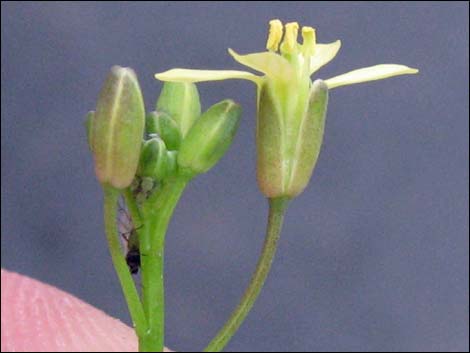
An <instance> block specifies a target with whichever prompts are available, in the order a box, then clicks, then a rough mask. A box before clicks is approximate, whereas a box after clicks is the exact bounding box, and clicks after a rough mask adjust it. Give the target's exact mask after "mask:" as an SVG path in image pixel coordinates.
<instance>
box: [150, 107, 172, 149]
mask: <svg viewBox="0 0 470 353" xmlns="http://www.w3.org/2000/svg"><path fill="white" fill-rule="evenodd" d="M145 131H146V132H147V133H148V134H158V135H159V136H160V137H161V138H162V140H163V141H165V145H166V147H167V148H168V150H170V151H174V150H178V149H179V147H180V144H181V132H180V130H179V128H178V124H176V122H175V121H174V120H173V119H172V118H171V117H170V116H169V115H168V114H167V113H165V112H151V113H148V114H147V117H146V119H145Z"/></svg>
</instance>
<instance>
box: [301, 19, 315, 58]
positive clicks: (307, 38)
mask: <svg viewBox="0 0 470 353" xmlns="http://www.w3.org/2000/svg"><path fill="white" fill-rule="evenodd" d="M302 38H303V42H302V52H303V54H304V55H305V56H312V55H313V54H314V53H315V45H316V44H317V43H316V42H317V40H316V35H315V28H312V27H307V26H305V27H302Z"/></svg>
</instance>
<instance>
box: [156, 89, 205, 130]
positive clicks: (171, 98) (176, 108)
mask: <svg viewBox="0 0 470 353" xmlns="http://www.w3.org/2000/svg"><path fill="white" fill-rule="evenodd" d="M157 111H164V112H165V113H168V114H169V115H170V116H171V118H172V119H173V120H174V121H175V122H176V124H177V125H178V126H179V130H180V132H181V135H182V137H185V136H186V134H187V133H188V131H189V129H191V126H192V125H193V124H194V122H195V121H196V119H197V118H198V117H199V115H201V103H200V101H199V93H198V90H197V87H196V85H195V84H194V83H178V82H165V83H164V85H163V88H162V92H161V93H160V97H159V98H158V101H157Z"/></svg>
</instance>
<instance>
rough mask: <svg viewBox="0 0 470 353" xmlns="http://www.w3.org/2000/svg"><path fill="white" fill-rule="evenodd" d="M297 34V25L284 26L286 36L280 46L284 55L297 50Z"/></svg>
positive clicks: (295, 23) (292, 23)
mask: <svg viewBox="0 0 470 353" xmlns="http://www.w3.org/2000/svg"><path fill="white" fill-rule="evenodd" d="M298 32H299V24H298V23H297V22H290V23H288V24H286V34H285V36H284V41H283V42H282V44H281V51H282V52H283V53H286V54H290V53H293V52H295V51H296V50H297V35H298Z"/></svg>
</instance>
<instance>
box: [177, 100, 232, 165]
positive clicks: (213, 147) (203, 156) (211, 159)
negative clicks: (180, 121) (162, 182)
mask: <svg viewBox="0 0 470 353" xmlns="http://www.w3.org/2000/svg"><path fill="white" fill-rule="evenodd" d="M240 115H241V108H240V106H239V105H238V104H235V103H234V102H233V101H231V100H228V99H227V100H224V101H222V102H220V103H217V104H214V105H213V106H212V107H210V108H209V109H208V110H207V111H206V112H205V113H204V114H202V115H201V117H200V118H199V119H198V120H197V121H196V123H195V124H194V125H193V127H192V128H191V130H189V133H188V135H187V136H186V137H185V138H184V140H183V142H182V143H181V148H180V151H179V153H178V165H179V166H180V168H182V170H183V172H186V173H189V174H197V173H205V172H207V171H208V170H209V169H210V168H212V167H213V166H214V164H216V163H217V162H218V161H219V159H220V158H222V156H223V155H224V154H225V151H226V150H227V149H228V147H229V146H230V144H231V143H232V140H233V137H234V136H235V133H236V131H237V128H238V123H239V121H240Z"/></svg>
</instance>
